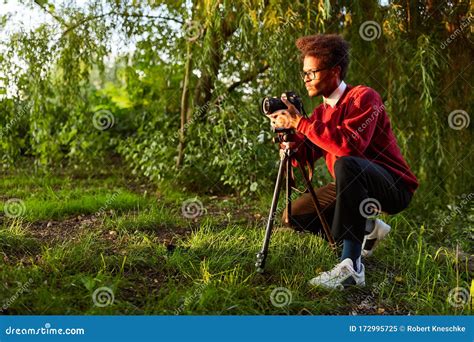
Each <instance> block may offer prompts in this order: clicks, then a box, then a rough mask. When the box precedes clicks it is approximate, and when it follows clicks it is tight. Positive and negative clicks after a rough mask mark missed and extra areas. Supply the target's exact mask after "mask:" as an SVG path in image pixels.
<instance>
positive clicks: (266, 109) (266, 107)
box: [262, 91, 304, 115]
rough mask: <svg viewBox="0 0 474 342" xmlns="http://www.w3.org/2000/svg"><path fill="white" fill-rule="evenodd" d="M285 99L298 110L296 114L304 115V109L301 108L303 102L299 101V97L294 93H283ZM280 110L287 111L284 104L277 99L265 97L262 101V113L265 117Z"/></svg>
mask: <svg viewBox="0 0 474 342" xmlns="http://www.w3.org/2000/svg"><path fill="white" fill-rule="evenodd" d="M285 94H286V98H287V99H288V101H290V102H291V104H292V105H293V106H295V107H296V109H298V112H300V113H301V114H303V113H304V108H303V101H302V100H301V97H299V96H298V95H297V94H296V93H295V92H293V91H287V92H285ZM281 109H288V107H287V106H286V104H284V103H283V101H282V100H281V99H280V98H279V97H265V98H264V99H263V100H262V113H263V114H265V115H269V114H272V113H275V112H276V111H278V110H281Z"/></svg>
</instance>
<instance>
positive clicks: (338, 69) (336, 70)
mask: <svg viewBox="0 0 474 342" xmlns="http://www.w3.org/2000/svg"><path fill="white" fill-rule="evenodd" d="M333 71H334V75H337V77H338V78H339V80H341V71H342V68H341V66H340V65H336V66H335V67H334V68H333Z"/></svg>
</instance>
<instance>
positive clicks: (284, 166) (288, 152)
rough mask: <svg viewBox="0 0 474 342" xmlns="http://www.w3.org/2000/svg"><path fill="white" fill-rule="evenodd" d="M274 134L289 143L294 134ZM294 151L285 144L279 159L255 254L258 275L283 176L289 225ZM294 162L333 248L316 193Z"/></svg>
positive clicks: (284, 130) (271, 227) (303, 170)
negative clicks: (267, 213) (264, 222)
mask: <svg viewBox="0 0 474 342" xmlns="http://www.w3.org/2000/svg"><path fill="white" fill-rule="evenodd" d="M276 132H278V134H279V137H278V139H277V140H278V141H280V142H282V141H285V142H291V135H292V134H293V133H294V131H293V130H288V129H279V130H276ZM296 151H297V149H293V148H290V147H289V146H288V144H287V146H286V148H285V150H284V155H283V156H281V157H280V166H279V168H278V175H277V179H276V182H275V190H274V191H273V199H272V205H271V207H270V213H269V215H268V221H267V227H266V230H265V238H264V240H263V246H262V249H261V250H260V252H258V253H257V261H256V263H255V267H256V268H257V272H259V273H263V270H264V267H265V261H266V259H267V255H268V246H269V244H270V237H271V235H272V230H273V223H274V221H275V215H276V209H277V205H278V198H279V196H280V190H281V186H282V180H283V176H284V175H285V174H286V202H285V203H286V209H287V214H288V215H287V220H288V222H287V223H291V190H292V188H291V167H292V165H291V161H292V159H293V158H295V159H296V155H295V153H296ZM296 160H297V161H298V168H299V169H300V171H301V175H302V176H303V180H304V182H305V185H306V188H307V189H308V190H309V192H310V194H311V198H312V200H313V204H314V207H315V209H316V213H317V215H318V218H319V220H320V221H321V224H322V227H323V230H324V234H325V235H326V237H327V239H328V241H329V244H330V245H331V247H332V248H334V247H335V244H334V238H333V237H332V235H331V230H330V229H329V225H328V223H327V221H326V218H325V217H324V216H323V215H322V213H321V205H320V203H319V200H318V198H317V196H316V192H315V191H314V189H313V187H312V186H311V181H310V180H309V178H308V174H307V173H306V170H305V169H304V167H303V165H302V164H301V162H300V161H299V160H298V159H296Z"/></svg>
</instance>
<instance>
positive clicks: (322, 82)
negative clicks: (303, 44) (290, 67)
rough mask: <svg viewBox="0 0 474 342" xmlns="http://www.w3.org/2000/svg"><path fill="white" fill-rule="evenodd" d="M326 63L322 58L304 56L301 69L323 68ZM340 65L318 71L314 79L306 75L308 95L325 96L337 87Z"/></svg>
mask: <svg viewBox="0 0 474 342" xmlns="http://www.w3.org/2000/svg"><path fill="white" fill-rule="evenodd" d="M326 67H327V65H324V63H323V61H322V59H320V58H317V57H313V56H305V58H304V62H303V71H304V72H307V71H311V70H319V69H325V68H326ZM339 71H340V67H334V68H331V69H325V70H321V71H318V72H317V73H316V74H315V79H314V80H311V76H312V75H310V76H306V78H305V86H306V90H307V91H308V95H309V96H310V97H314V96H320V95H322V96H325V97H328V96H329V95H331V93H332V92H333V91H334V90H335V89H336V88H337V87H338V85H339V83H340V81H339Z"/></svg>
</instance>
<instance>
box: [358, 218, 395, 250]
mask: <svg viewBox="0 0 474 342" xmlns="http://www.w3.org/2000/svg"><path fill="white" fill-rule="evenodd" d="M390 229H391V227H390V226H389V225H388V224H386V223H385V222H383V221H382V220H379V219H375V225H374V230H372V232H371V233H370V234H367V235H366V236H365V237H364V242H363V243H362V253H361V254H362V256H363V257H370V256H372V254H373V253H374V250H375V247H377V245H378V243H379V242H380V241H382V240H383V239H384V238H385V237H386V236H387V234H388V232H390Z"/></svg>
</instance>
